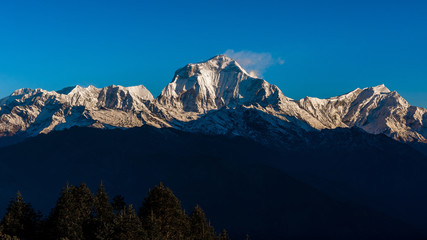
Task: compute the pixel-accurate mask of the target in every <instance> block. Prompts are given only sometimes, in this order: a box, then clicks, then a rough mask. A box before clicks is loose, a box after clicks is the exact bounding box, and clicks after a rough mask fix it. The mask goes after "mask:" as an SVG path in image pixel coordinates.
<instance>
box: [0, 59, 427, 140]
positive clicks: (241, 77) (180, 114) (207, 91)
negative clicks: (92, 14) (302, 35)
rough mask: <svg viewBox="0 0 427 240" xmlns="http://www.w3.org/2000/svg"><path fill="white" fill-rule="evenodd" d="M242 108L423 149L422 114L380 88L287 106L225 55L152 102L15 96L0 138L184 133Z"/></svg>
mask: <svg viewBox="0 0 427 240" xmlns="http://www.w3.org/2000/svg"><path fill="white" fill-rule="evenodd" d="M242 107H243V108H253V109H257V110H258V111H262V112H264V113H267V114H269V115H271V116H273V117H277V118H279V119H281V121H283V124H281V125H286V124H285V122H289V123H291V122H292V123H294V124H293V125H292V124H291V125H292V127H295V126H300V127H302V130H304V131H318V130H322V129H335V128H351V127H358V128H361V129H363V130H364V131H366V132H368V133H371V134H385V135H387V136H389V137H391V138H393V139H395V140H398V141H401V142H423V143H427V110H426V109H424V108H420V107H415V106H411V105H410V104H409V103H408V102H407V101H406V100H405V99H404V98H402V97H401V96H400V95H399V94H398V93H397V92H396V91H390V90H389V89H388V88H387V87H386V86H385V85H384V84H382V85H379V86H375V87H367V88H363V89H360V88H357V89H355V90H353V91H351V92H349V93H346V94H343V95H340V96H336V97H331V98H327V99H319V98H315V97H305V98H303V99H299V100H294V99H291V98H288V97H286V96H285V95H284V94H283V92H282V91H281V90H280V89H279V88H278V87H277V86H276V85H273V84H270V83H268V82H267V81H265V80H264V79H261V78H257V77H254V76H251V75H250V74H249V73H248V72H247V71H246V70H244V69H243V68H242V67H241V66H240V65H239V63H238V62H237V61H235V60H233V59H231V58H228V57H227V56H225V55H218V56H215V57H213V58H211V59H209V60H207V61H205V62H200V63H195V64H187V65H186V66H184V67H183V68H180V69H178V70H177V71H176V72H175V75H174V77H173V79H172V81H171V82H170V83H169V84H168V85H167V86H166V87H165V88H164V89H163V91H162V92H161V94H160V95H159V96H158V97H156V98H154V97H153V95H152V94H151V93H150V91H149V90H148V89H146V88H145V87H144V86H143V85H139V86H133V87H122V86H116V85H111V86H108V87H104V88H96V87H94V86H89V87H86V88H84V87H81V86H78V85H77V86H74V87H68V88H64V89H61V90H58V91H46V90H42V89H35V90H33V89H28V88H24V89H18V90H16V91H14V92H13V93H12V94H11V95H10V96H8V97H6V98H3V99H1V100H0V137H4V136H14V135H20V136H35V135H37V134H40V133H48V132H50V131H52V130H62V129H65V128H69V127H71V126H89V127H96V128H111V127H113V128H114V127H117V128H130V127H139V126H142V125H151V126H155V127H158V128H162V127H173V128H177V129H181V130H186V129H187V130H188V129H192V126H194V125H195V123H194V121H203V120H204V119H207V118H205V117H204V116H207V115H209V114H211V113H212V112H213V111H221V109H232V110H236V111H239V109H241V108H242ZM217 115H218V116H219V115H220V114H217ZM254 117H256V116H254ZM213 120H214V119H210V120H209V121H208V122H205V123H199V124H198V125H203V126H204V127H205V128H206V127H207V128H211V130H212V129H215V128H216V126H215V125H216V124H218V123H219V122H215V121H213ZM208 123H209V124H208ZM196 125H197V124H196ZM279 125H280V124H279ZM193 130H194V127H193ZM228 130H229V132H230V131H231V132H232V130H233V129H228ZM210 132H212V133H213V134H215V132H214V131H210Z"/></svg>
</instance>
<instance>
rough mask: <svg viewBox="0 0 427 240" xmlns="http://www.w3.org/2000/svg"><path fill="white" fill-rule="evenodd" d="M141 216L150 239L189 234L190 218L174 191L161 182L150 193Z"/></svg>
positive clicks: (174, 237)
mask: <svg viewBox="0 0 427 240" xmlns="http://www.w3.org/2000/svg"><path fill="white" fill-rule="evenodd" d="M140 217H141V219H142V222H143V226H144V229H145V230H146V231H147V233H148V237H149V239H158V237H159V236H162V237H164V238H165V239H170V240H175V239H185V238H187V237H188V235H189V230H190V229H189V225H190V224H189V219H188V217H187V215H185V213H184V211H183V210H182V207H181V203H180V201H179V200H178V198H176V196H175V195H174V194H173V192H172V191H171V190H170V189H169V188H166V187H164V186H163V184H162V183H160V185H159V186H155V187H154V189H153V190H151V191H150V192H149V193H148V196H147V197H146V198H145V199H144V202H143V205H142V208H141V210H140Z"/></svg>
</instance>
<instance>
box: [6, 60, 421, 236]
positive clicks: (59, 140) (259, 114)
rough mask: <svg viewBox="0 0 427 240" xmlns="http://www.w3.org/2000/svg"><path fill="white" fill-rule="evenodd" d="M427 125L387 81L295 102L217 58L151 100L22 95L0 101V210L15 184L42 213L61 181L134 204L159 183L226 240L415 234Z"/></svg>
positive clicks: (144, 95)
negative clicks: (197, 208) (199, 210)
mask: <svg viewBox="0 0 427 240" xmlns="http://www.w3.org/2000/svg"><path fill="white" fill-rule="evenodd" d="M426 123H427V110H426V109H424V108H420V107H415V106H411V105H410V104H409V103H408V102H407V101H406V100H405V99H403V98H402V97H401V96H400V95H399V94H398V93H397V92H394V91H393V92H392V91H390V90H389V89H388V88H387V87H385V86H384V85H380V86H376V87H368V88H363V89H356V90H354V91H351V92H349V93H347V94H344V95H341V96H337V97H332V98H328V99H318V98H313V97H305V98H303V99H300V100H294V99H291V98H288V97H286V96H285V95H284V93H283V92H282V91H281V90H280V89H279V88H278V87H277V86H275V85H272V84H269V83H268V82H266V81H265V80H263V79H260V78H257V77H254V76H252V75H250V74H249V73H248V72H247V71H245V70H244V69H243V68H242V67H241V66H240V65H239V64H238V63H237V62H236V61H235V60H232V59H230V58H228V57H226V56H224V55H218V56H216V57H213V58H211V59H209V60H207V61H205V62H201V63H196V64H188V65H187V66H185V67H183V68H181V69H179V70H178V71H176V73H175V75H174V77H173V80H172V81H171V82H170V83H169V84H168V85H167V86H166V87H165V88H164V89H163V91H162V92H161V94H160V95H159V96H158V97H157V98H154V97H153V96H152V94H151V93H150V92H149V91H148V90H147V89H146V88H145V87H144V86H143V85H140V86H135V87H122V86H114V85H113V86H108V87H105V88H102V89H100V88H96V87H93V86H89V87H86V88H84V87H80V86H75V87H68V88H64V89H62V90H59V91H46V90H42V89H35V90H33V89H19V90H16V91H15V92H13V93H12V94H11V95H10V96H8V97H6V98H3V99H1V100H0V145H2V147H1V148H0V206H2V207H3V208H5V207H6V206H7V199H8V198H9V197H11V196H13V195H14V194H15V192H16V190H20V191H21V192H22V193H23V195H24V197H25V198H26V199H27V200H29V201H30V202H31V203H33V205H34V206H35V207H36V208H39V209H41V210H42V211H43V213H45V214H48V212H49V209H48V206H52V205H53V204H54V203H53V202H51V201H52V199H55V198H56V195H57V192H56V191H57V189H59V188H60V187H62V186H64V184H65V183H66V182H71V183H73V184H78V183H79V182H81V181H85V182H87V183H88V185H89V186H91V188H96V186H97V185H98V184H99V182H100V181H101V180H102V182H103V183H104V184H105V185H106V186H107V188H108V189H110V193H111V194H112V195H114V194H118V193H120V194H123V195H124V196H125V197H126V200H127V201H128V202H129V203H133V204H135V205H136V206H138V204H139V203H141V202H142V200H143V199H140V196H142V195H143V194H136V193H138V190H140V191H146V189H148V188H149V187H150V186H153V185H155V184H158V183H159V182H160V181H162V182H164V183H165V184H166V185H168V186H171V188H172V189H174V192H175V193H176V194H177V196H178V197H179V199H182V201H183V205H184V208H186V209H189V208H190V207H191V206H194V205H195V204H200V205H201V206H202V207H203V209H205V211H206V214H207V216H208V218H210V219H211V220H212V222H213V223H214V224H215V228H216V229H221V228H226V229H227V230H229V231H230V235H231V236H232V238H233V239H243V237H244V236H245V235H246V234H249V235H250V237H251V239H313V238H317V239H425V237H426V236H427V230H426V229H427V228H426V227H425V226H427V205H426V204H425V203H426V202H427V191H426V189H425V186H427V174H426V173H427V144H426V143H427V140H426V139H427V125H426ZM0 211H1V210H0Z"/></svg>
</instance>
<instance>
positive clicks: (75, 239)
mask: <svg viewBox="0 0 427 240" xmlns="http://www.w3.org/2000/svg"><path fill="white" fill-rule="evenodd" d="M92 206H93V195H92V193H91V192H90V190H89V188H88V187H87V186H86V184H84V183H82V184H81V185H80V186H79V187H75V186H68V185H67V187H66V188H64V189H63V191H62V194H61V196H60V198H59V199H58V201H57V203H56V206H55V208H54V209H53V211H52V213H51V215H50V217H49V219H48V224H47V228H48V230H49V231H50V234H49V236H48V238H50V239H60V238H64V239H68V240H81V239H85V227H86V226H87V225H88V224H89V222H90V220H91V213H92Z"/></svg>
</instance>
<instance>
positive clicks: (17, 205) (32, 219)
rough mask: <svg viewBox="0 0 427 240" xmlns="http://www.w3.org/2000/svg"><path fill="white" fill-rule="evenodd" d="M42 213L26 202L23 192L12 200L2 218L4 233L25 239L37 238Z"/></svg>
mask: <svg viewBox="0 0 427 240" xmlns="http://www.w3.org/2000/svg"><path fill="white" fill-rule="evenodd" d="M40 219H41V214H40V213H36V212H35V211H34V209H33V208H32V206H31V204H29V203H25V202H24V198H23V197H22V195H21V193H20V192H18V193H17V194H16V198H15V199H13V200H11V201H10V203H9V206H8V207H7V211H6V214H5V215H4V217H3V220H2V224H1V225H2V233H4V234H6V235H10V236H16V237H19V238H23V239H29V238H31V239H36V238H37V235H38V233H37V228H38V225H39V223H40Z"/></svg>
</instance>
